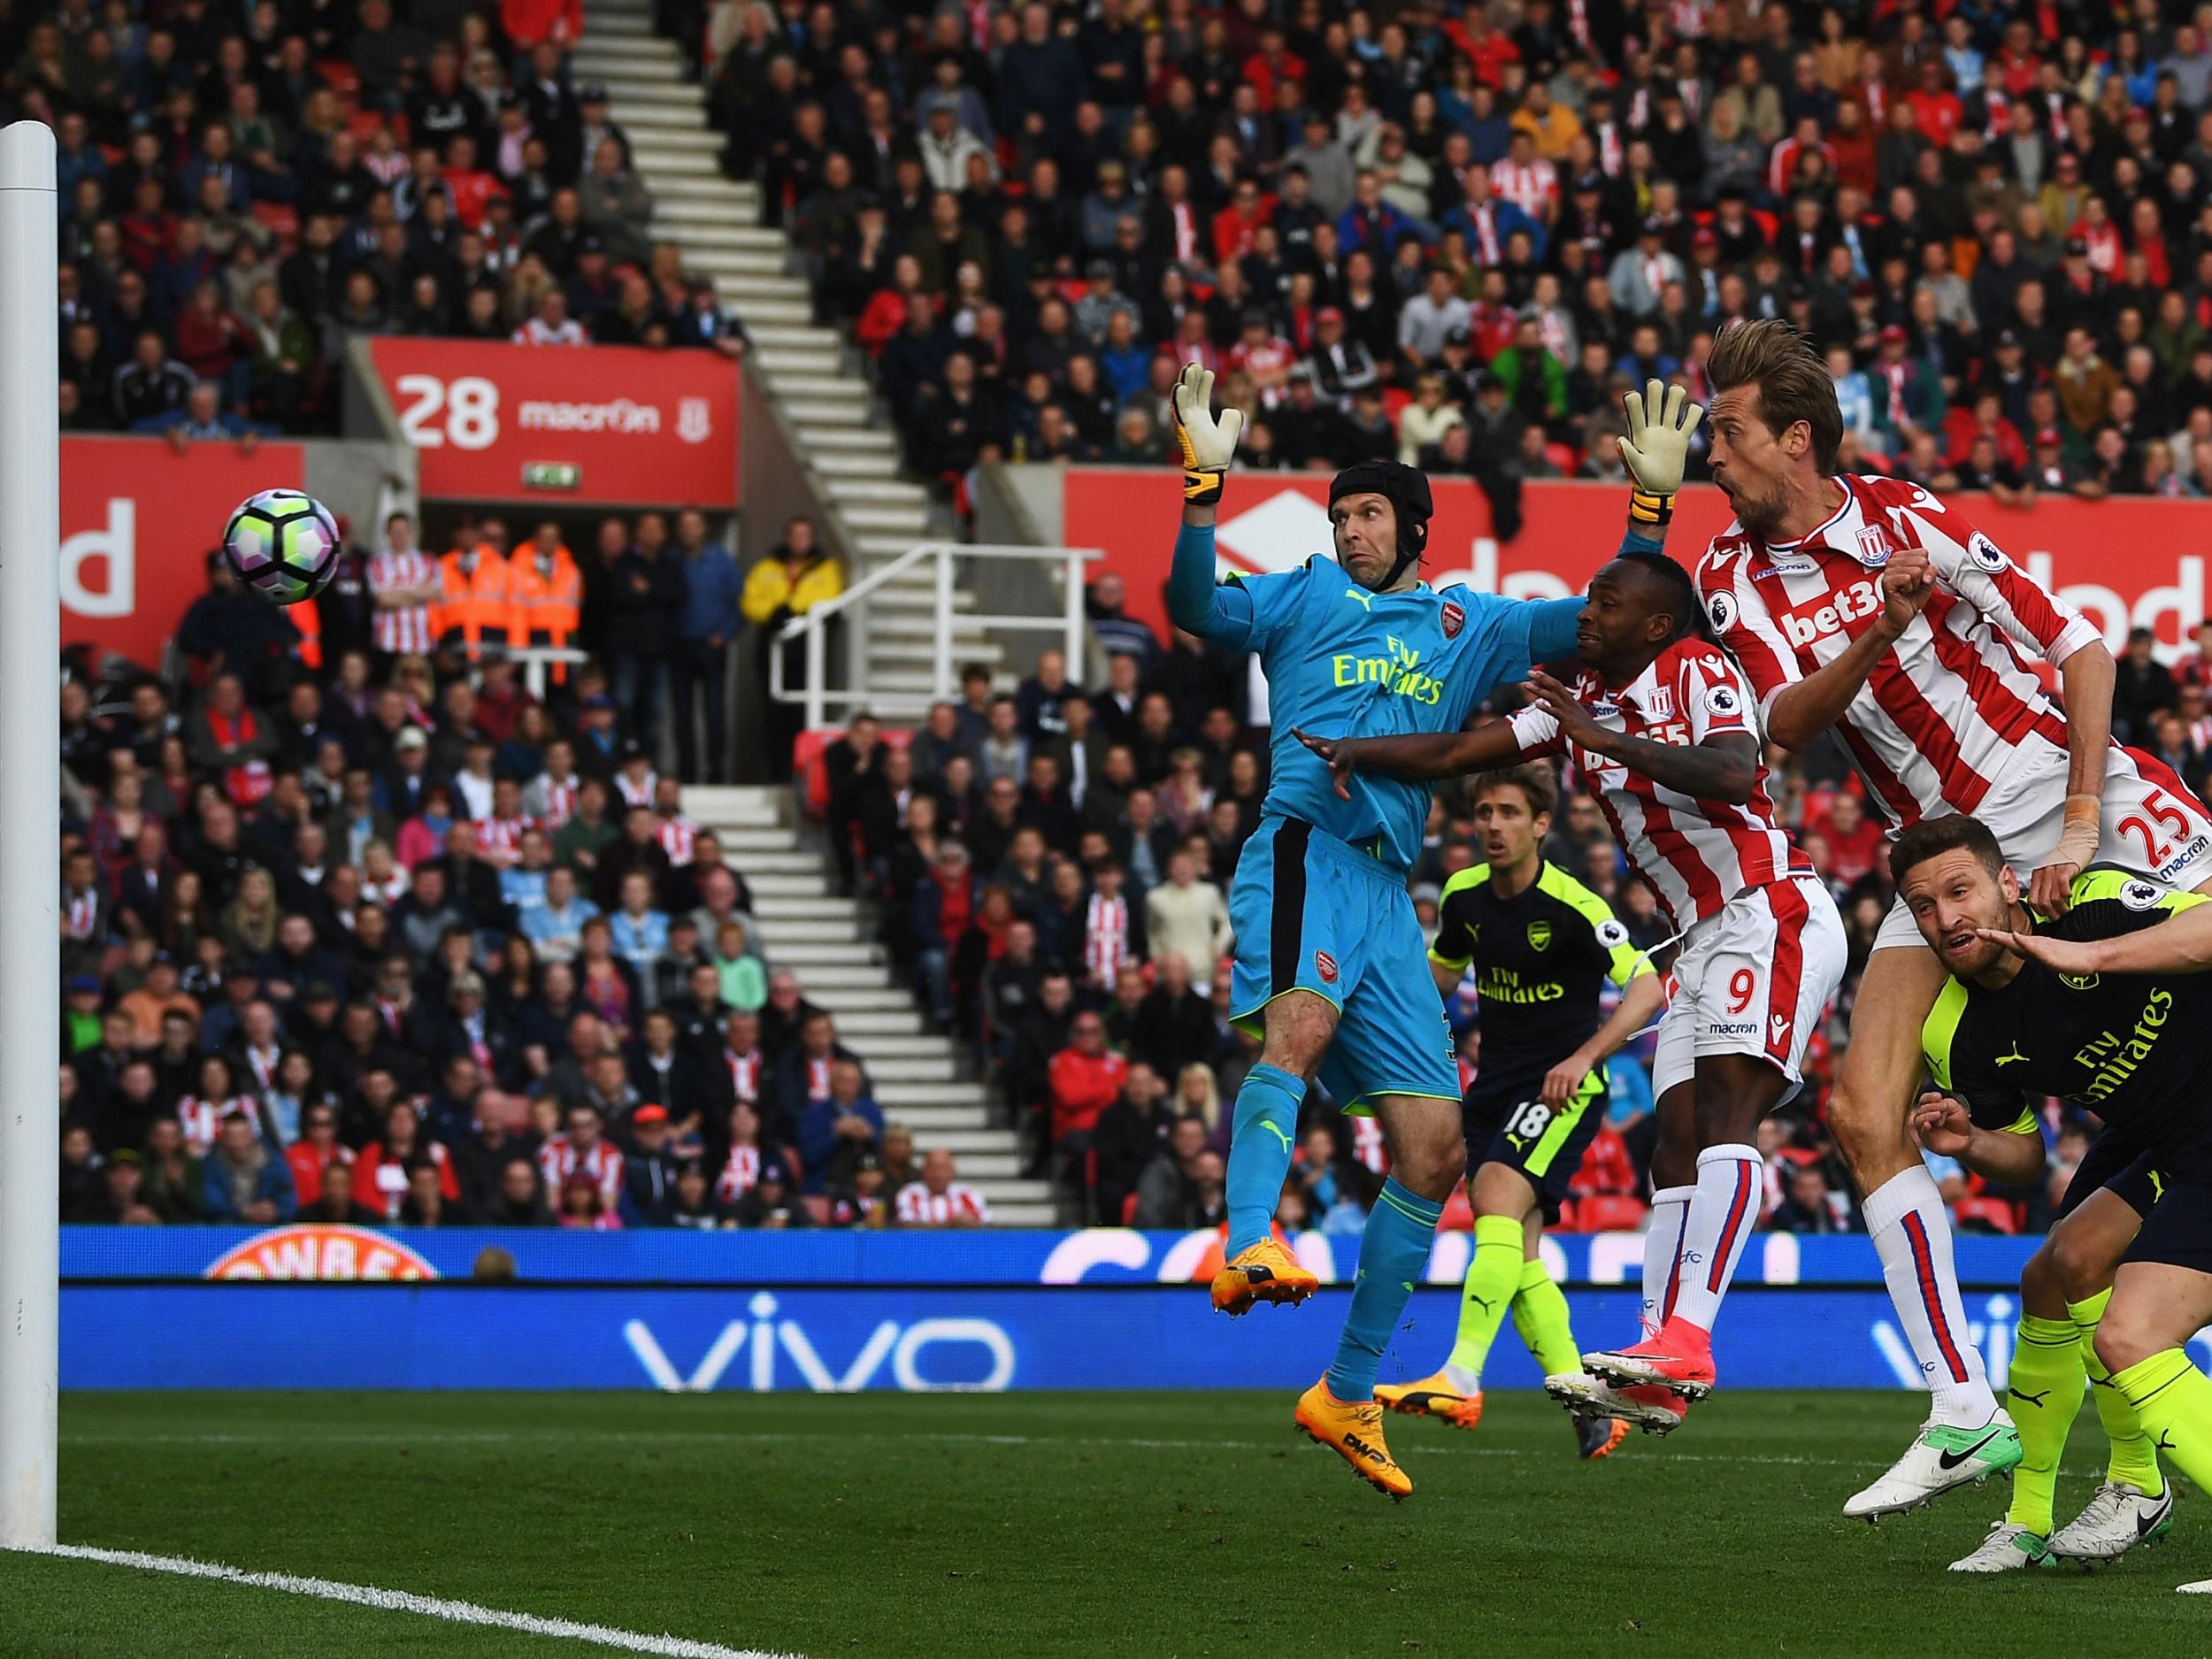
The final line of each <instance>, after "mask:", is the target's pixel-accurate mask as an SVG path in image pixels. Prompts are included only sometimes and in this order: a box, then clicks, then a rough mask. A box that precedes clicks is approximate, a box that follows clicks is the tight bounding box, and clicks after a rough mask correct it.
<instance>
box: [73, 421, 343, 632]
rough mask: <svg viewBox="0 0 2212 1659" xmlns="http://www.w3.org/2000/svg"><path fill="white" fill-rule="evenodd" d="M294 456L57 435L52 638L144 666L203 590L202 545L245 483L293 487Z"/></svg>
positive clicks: (218, 533)
mask: <svg viewBox="0 0 2212 1659" xmlns="http://www.w3.org/2000/svg"><path fill="white" fill-rule="evenodd" d="M304 468H305V451H303V449H301V448H300V446H299V445H298V444H296V443H264V444H261V445H259V446H257V448H256V449H254V451H253V453H252V454H251V455H246V454H242V453H241V452H240V450H239V448H238V446H237V445H236V444H234V443H195V444H193V445H192V446H191V447H190V448H189V449H187V450H186V451H185V452H184V453H183V454H181V455H180V454H178V453H177V451H176V450H174V449H171V448H170V447H169V443H168V441H167V440H166V439H164V438H87V437H78V436H74V435H72V436H68V437H65V438H63V439H62V441H61V638H62V643H63V644H65V645H74V644H77V643H79V642H80V641H83V642H86V643H89V644H92V645H96V646H97V647H99V648H100V649H104V650H114V651H120V652H122V653H123V654H124V655H125V656H126V657H130V658H131V659H132V660H133V661H134V662H138V663H142V664H146V665H147V666H148V667H151V666H153V665H154V664H157V663H158V662H159V661H160V660H161V646H162V641H164V640H165V639H167V638H168V637H169V635H171V634H173V633H175V632H176V627H177V623H178V620H179V619H180V618H181V617H182V616H183V615H184V612H185V607H186V606H188V605H189V604H190V603H192V602H193V601H194V600H195V599H196V598H198V597H199V596H200V595H201V594H202V593H204V592H205V591H206V588H207V572H206V565H205V563H204V561H205V560H206V557H207V555H208V551H209V549H211V548H213V547H215V546H216V545H217V544H218V543H219V542H220V541H222V539H223V526H224V525H225V524H227V522H229V519H230V515H231V511H232V509H234V507H236V506H237V505H238V503H240V502H242V501H243V500H245V499H246V497H247V496H249V495H252V494H253V493H254V492H255V491H256V490H261V489H277V488H289V489H297V488H300V486H301V483H302V481H303V472H304Z"/></svg>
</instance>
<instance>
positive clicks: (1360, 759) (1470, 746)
mask: <svg viewBox="0 0 2212 1659" xmlns="http://www.w3.org/2000/svg"><path fill="white" fill-rule="evenodd" d="M1291 729H1292V733H1293V734H1294V736H1296V738H1297V739H1298V741H1300V742H1302V743H1303V744H1304V745H1305V746H1306V747H1307V748H1308V749H1311V750H1312V751H1313V752H1314V753H1315V754H1316V755H1318V756H1319V757H1321V758H1322V759H1323V760H1324V761H1325V762H1326V763H1327V764H1328V768H1329V778H1330V780H1331V781H1332V782H1333V783H1334V784H1335V785H1336V792H1337V794H1338V795H1339V796H1340V797H1341V798H1342V799H1344V800H1347V801H1348V800H1350V799H1351V798H1352V788H1351V784H1352V774H1353V773H1354V772H1379V773H1381V774H1382V775H1383V776H1384V777H1386V778H1402V779H1404V780H1407V781H1409V782H1411V783H1429V782H1433V781H1434V780H1437V779H1440V778H1456V777H1459V776H1461V775H1462V774H1463V773H1466V772H1486V771H1488V770H1489V769H1490V768H1491V767H1493V766H1502V765H1505V764H1508V763H1509V762H1511V761H1515V760H1517V759H1519V758H1520V757H1521V752H1522V751H1521V745H1520V741H1519V740H1518V739H1517V738H1516V737H1515V736H1514V733H1513V728H1512V727H1511V726H1509V725H1508V724H1507V723H1506V722H1505V721H1503V720H1496V721H1493V722H1492V723H1491V724H1490V725H1488V726H1478V727H1475V728H1474V729H1472V730H1463V731H1458V732H1416V733H1407V734H1406V735H1404V736H1401V737H1316V736H1314V735H1313V733H1310V732H1302V731H1299V730H1298V729H1297V728H1296V727H1295V726H1294V727H1292V728H1291Z"/></svg>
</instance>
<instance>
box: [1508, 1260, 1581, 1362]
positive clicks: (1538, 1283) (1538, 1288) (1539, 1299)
mask: <svg viewBox="0 0 2212 1659" xmlns="http://www.w3.org/2000/svg"><path fill="white" fill-rule="evenodd" d="M1513 1328H1514V1329H1515V1330H1517V1331H1518V1332H1519V1333H1521V1340H1522V1341H1524V1342H1525V1343H1527V1344H1528V1351H1529V1352H1530V1353H1532V1354H1533V1355H1534V1356H1536V1363H1537V1366H1538V1367H1539V1369H1540V1370H1541V1371H1543V1373H1544V1375H1545V1376H1547V1377H1554V1376H1556V1375H1558V1374H1559V1373H1560V1372H1561V1371H1580V1370H1581V1369H1582V1350H1581V1349H1580V1348H1578V1347H1577V1346H1576V1345H1575V1333H1574V1326H1573V1325H1571V1324H1570V1323H1569V1321H1568V1317H1567V1298H1566V1297H1565V1296H1564V1295H1563V1294H1561V1292H1560V1289H1559V1286H1557V1285H1555V1284H1554V1283H1553V1282H1552V1277H1551V1270H1550V1269H1549V1268H1548V1267H1546V1266H1545V1265H1544V1264H1543V1263H1541V1262H1523V1263H1521V1287H1520V1288H1519V1289H1518V1290H1517V1291H1516V1292H1514V1294H1513Z"/></svg>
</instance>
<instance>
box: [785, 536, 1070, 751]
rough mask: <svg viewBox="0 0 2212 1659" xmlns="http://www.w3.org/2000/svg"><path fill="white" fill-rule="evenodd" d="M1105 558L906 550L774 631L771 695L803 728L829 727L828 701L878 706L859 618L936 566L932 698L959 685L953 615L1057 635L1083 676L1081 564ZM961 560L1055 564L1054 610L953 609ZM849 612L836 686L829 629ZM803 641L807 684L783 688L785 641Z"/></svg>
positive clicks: (999, 549) (1022, 550)
mask: <svg viewBox="0 0 2212 1659" xmlns="http://www.w3.org/2000/svg"><path fill="white" fill-rule="evenodd" d="M1103 557H1106V556H1105V554H1104V553H1102V551H1100V550H1099V549H1096V548H1071V547H1022V546H995V545H990V544H984V543H977V542H968V541H925V542H922V543H920V544H919V545H918V546H916V547H910V548H909V549H907V550H906V551H905V552H903V553H902V554H900V555H899V556H898V557H896V558H895V559H893V560H892V561H891V562H890V563H889V564H888V565H879V566H878V567H877V568H876V569H874V570H872V571H870V572H868V574H867V575H865V576H864V577H862V578H861V579H860V580H858V581H857V582H855V583H854V584H853V585H852V586H851V587H849V588H846V589H845V591H844V592H843V593H841V594H840V595H837V597H836V598H834V599H831V600H826V601H825V602H824V603H821V604H818V605H816V606H815V607H814V608H813V609H812V610H811V611H808V612H807V613H806V614H805V615H804V616H800V617H794V618H791V620H790V621H788V622H787V623H785V624H784V625H783V626H782V628H781V629H780V630H779V631H778V633H777V634H776V637H775V642H774V643H775V654H774V657H773V660H772V661H771V663H770V664H769V667H768V695H770V696H772V697H773V698H775V700H776V701H777V702H779V703H803V704H804V705H805V709H806V724H807V725H808V726H810V727H814V726H824V725H826V724H827V723H828V722H827V718H826V717H827V715H828V711H829V705H830V704H831V703H836V704H838V705H840V706H841V707H842V708H844V709H848V710H850V709H856V708H863V707H866V706H867V705H868V704H869V703H871V702H872V701H874V702H878V703H879V702H881V701H883V700H884V694H883V693H882V692H880V691H878V692H877V693H876V694H875V695H874V696H873V698H872V697H871V695H870V690H869V685H868V679H869V674H868V670H869V663H870V652H869V649H868V634H867V630H866V627H865V626H864V620H863V619H864V618H865V616H866V614H867V608H866V601H867V600H868V599H869V597H870V596H871V595H873V594H874V593H875V591H876V590H877V589H878V588H881V587H882V586H884V584H885V583H887V582H888V581H890V580H892V579H893V578H894V577H896V576H902V575H904V574H906V573H907V572H910V571H912V570H914V569H916V568H918V566H920V565H925V564H927V565H933V567H934V568H933V575H934V577H935V579H936V604H935V607H934V614H935V620H936V626H935V628H934V629H933V631H932V633H931V635H930V638H931V642H932V647H933V649H932V652H931V657H930V675H931V679H930V691H929V698H930V701H932V702H933V703H949V702H952V701H954V700H955V697H956V693H957V691H958V689H959V686H958V682H957V681H956V679H955V678H954V675H955V669H954V664H953V655H954V653H953V640H952V631H953V624H954V621H955V619H956V618H957V619H958V620H959V621H960V622H962V623H964V624H972V625H973V626H977V627H979V628H982V629H983V630H985V631H986V632H992V631H1000V632H1023V633H1039V632H1043V633H1057V634H1060V636H1061V649H1062V650H1063V651H1064V654H1065V655H1066V657H1067V663H1068V671H1069V672H1070V673H1071V675H1072V674H1078V673H1080V672H1081V671H1082V664H1083V639H1084V628H1085V618H1084V613H1083V588H1084V583H1083V567H1084V566H1085V565H1088V564H1092V563H1094V561H1096V560H1099V559H1102V558H1103ZM961 559H989V560H1005V561H1008V562H1010V563H1022V564H1029V565H1047V566H1055V565H1056V566H1058V567H1059V575H1060V580H1061V589H1062V591H1061V607H1060V610H1059V611H1058V612H1057V613H1056V614H1055V615H1051V616H1005V615H990V614H978V613H977V612H974V611H956V610H955V609H954V607H953V603H952V597H953V589H954V588H955V586H956V582H955V580H954V574H955V572H954V568H953V567H954V565H955V564H956V562H957V561H959V560H961ZM848 611H851V612H853V614H854V618H855V621H856V623H860V624H861V626H856V628H855V630H854V634H853V637H852V639H851V640H850V641H849V649H847V651H846V653H845V656H846V672H847V675H848V678H849V680H850V681H851V683H850V684H849V685H848V686H845V687H834V686H832V685H830V684H829V636H828V629H829V624H830V623H831V622H832V621H833V620H835V619H836V618H839V617H841V616H843V615H845V614H846V613H847V612H848ZM802 637H803V638H804V640H805V641H806V683H805V684H804V685H803V686H787V685H785V684H784V680H783V658H784V653H783V647H784V645H785V644H786V643H787V642H788V641H792V640H795V639H800V638H802ZM909 695H910V694H909Z"/></svg>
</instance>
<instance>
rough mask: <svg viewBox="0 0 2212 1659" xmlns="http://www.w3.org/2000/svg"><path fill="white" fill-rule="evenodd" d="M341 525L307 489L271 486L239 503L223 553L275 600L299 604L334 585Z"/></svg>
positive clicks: (251, 584)
mask: <svg viewBox="0 0 2212 1659" xmlns="http://www.w3.org/2000/svg"><path fill="white" fill-rule="evenodd" d="M338 552H339V541H338V525H337V521H336V520H335V519H334V518H332V517H331V516H330V511H329V509H327V508H326V507H325V506H324V505H323V504H322V503H320V502H319V501H317V500H316V499H315V498H314V497H313V496H312V495H308V494H306V493H305V492H304V491H303V490H296V489H265V490H262V491H259V492H258V493H257V494H255V495H249V496H248V497H246V499H245V500H244V501H242V502H241V503H239V504H238V509H237V511H235V512H234V513H232V514H231V516H230V522H229V524H227V525H226V526H224V528H223V557H225V558H226V559H227V560H229V561H230V568H231V570H232V572H233V573H234V574H235V575H236V576H237V578H238V580H240V581H241V582H242V583H244V584H245V586H246V587H247V588H249V589H250V591H251V592H252V593H254V594H255V595H257V596H258V597H260V598H262V599H265V600H267V601H268V602H269V603H271V604H273V605H296V604H298V603H300V602H301V601H302V600H305V599H312V598H313V597H314V596H315V595H317V594H319V593H320V592H322V590H323V589H324V588H327V587H328V586H329V585H330V579H331V577H332V576H333V575H334V574H335V573H336V572H337V569H338Z"/></svg>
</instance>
